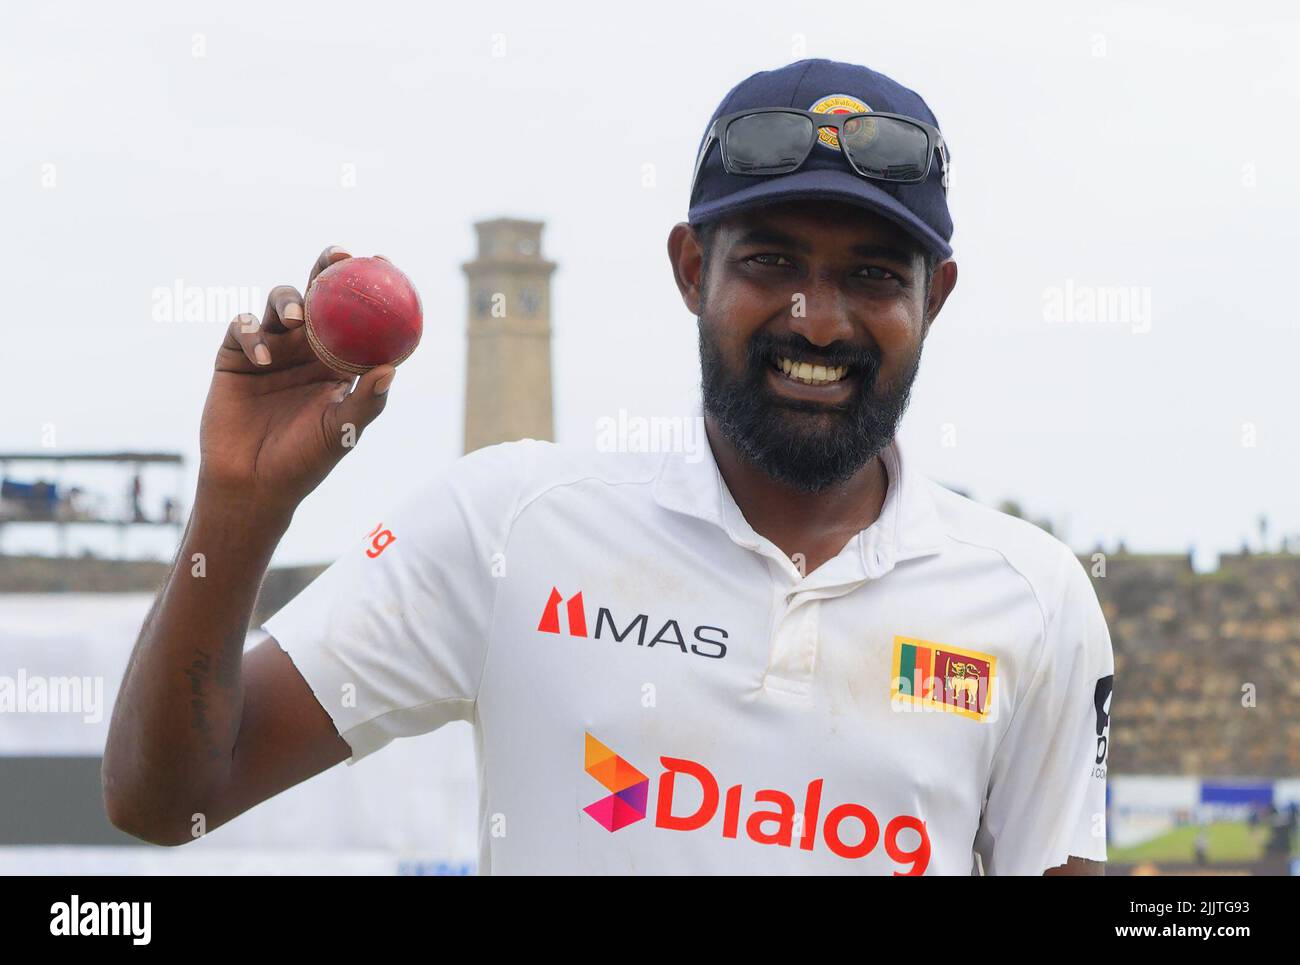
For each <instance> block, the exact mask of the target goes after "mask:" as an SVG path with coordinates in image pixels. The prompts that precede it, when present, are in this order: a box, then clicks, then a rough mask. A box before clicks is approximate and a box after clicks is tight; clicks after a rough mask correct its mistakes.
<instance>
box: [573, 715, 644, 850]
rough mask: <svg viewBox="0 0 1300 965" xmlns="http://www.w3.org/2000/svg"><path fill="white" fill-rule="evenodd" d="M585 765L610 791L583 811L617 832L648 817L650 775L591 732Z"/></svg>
mask: <svg viewBox="0 0 1300 965" xmlns="http://www.w3.org/2000/svg"><path fill="white" fill-rule="evenodd" d="M584 756H585V762H584V764H583V768H584V769H585V770H586V772H587V773H588V774H590V775H591V776H592V777H594V778H595V779H596V780H598V781H599V782H600V783H601V784H603V785H604V786H605V789H606V790H608V791H610V792H611V793H610V795H609V796H608V797H603V798H601V799H600V800H599V801H596V802H595V803H594V804H588V805H587V806H586V807H585V808H583V810H584V811H586V812H587V813H588V814H589V815H591V817H592V819H593V820H594V821H595V822H596V823H597V824H599V825H600V826H601V827H602V828H604V829H605V830H606V831H609V832H611V833H612V832H614V831H617V830H619V829H620V828H625V827H627V826H628V825H629V824H635V823H636V822H637V821H640V820H642V819H643V818H644V817H645V812H646V799H647V797H648V796H649V792H650V778H648V777H646V776H645V775H644V774H642V773H641V772H640V771H638V770H637V769H636V768H635V767H633V766H632V765H631V764H629V763H628V762H627V761H625V760H624V759H623V758H621V757H619V756H618V755H617V754H615V753H614V752H613V751H612V750H610V749H609V748H608V747H606V746H605V745H604V744H602V743H601V742H600V741H598V740H596V738H594V737H592V736H591V735H590V734H588V735H587V746H586V753H585V755H584Z"/></svg>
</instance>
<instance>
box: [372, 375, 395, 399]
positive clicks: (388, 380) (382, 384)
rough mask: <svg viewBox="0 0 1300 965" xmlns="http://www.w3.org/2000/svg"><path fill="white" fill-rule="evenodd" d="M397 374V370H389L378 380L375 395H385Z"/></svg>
mask: <svg viewBox="0 0 1300 965" xmlns="http://www.w3.org/2000/svg"><path fill="white" fill-rule="evenodd" d="M396 376H397V373H396V372H389V373H388V374H387V375H385V376H384V377H383V378H381V379H380V380H379V381H378V382H376V383H375V395H383V394H384V393H385V392H387V391H388V387H389V386H391V385H392V384H393V379H394V378H395V377H396Z"/></svg>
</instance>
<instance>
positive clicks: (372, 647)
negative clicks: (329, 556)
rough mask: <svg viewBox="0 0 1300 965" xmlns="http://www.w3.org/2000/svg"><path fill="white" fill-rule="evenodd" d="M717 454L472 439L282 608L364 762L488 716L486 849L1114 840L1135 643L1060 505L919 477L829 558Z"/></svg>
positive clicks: (806, 847) (733, 861) (915, 861)
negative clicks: (470, 447) (794, 552)
mask: <svg viewBox="0 0 1300 965" xmlns="http://www.w3.org/2000/svg"><path fill="white" fill-rule="evenodd" d="M701 448H702V455H703V458H702V459H701V458H698V455H697V456H696V457H695V458H694V459H692V457H691V456H689V455H686V454H683V453H675V454H668V455H662V454H602V453H597V452H590V453H588V452H581V451H572V450H568V449H566V448H563V447H560V446H556V445H554V444H551V443H546V442H538V441H535V440H524V441H521V442H515V443H506V444H503V445H498V446H493V447H490V448H487V449H482V450H479V451H477V452H475V453H472V454H470V455H468V456H465V457H463V458H461V459H459V460H457V461H456V462H455V463H454V464H452V465H451V466H450V468H449V469H447V470H446V471H445V472H443V473H441V474H440V475H438V476H437V477H436V478H434V479H433V480H432V481H430V482H429V483H428V484H427V485H425V486H423V487H422V488H421V489H420V490H419V491H418V493H417V494H416V496H415V497H414V498H412V499H409V500H408V501H406V502H405V504H404V505H400V506H398V507H397V508H395V509H392V510H391V511H390V512H387V513H386V514H385V515H383V516H382V517H380V518H376V519H375V527H374V530H373V531H372V532H370V533H369V534H368V535H366V536H365V537H364V538H362V539H359V540H358V541H357V545H356V547H355V549H353V550H351V551H349V552H348V553H346V554H345V555H344V556H342V557H341V558H340V559H339V560H338V561H336V562H335V563H334V564H333V565H332V566H330V567H329V569H327V570H326V571H325V572H324V573H322V574H321V576H320V577H319V578H317V579H316V580H315V582H313V583H312V584H311V585H310V586H308V587H307V588H306V589H305V590H304V591H303V592H302V593H301V594H300V595H299V596H298V597H296V598H295V599H294V600H293V601H291V602H290V603H289V604H288V605H287V606H286V607H285V608H284V609H283V610H281V611H280V612H279V613H277V614H276V615H275V616H274V617H273V618H272V619H271V620H269V621H268V622H267V623H266V624H265V629H266V630H267V632H269V633H270V634H271V635H272V636H274V637H275V639H276V640H277V641H279V643H280V645H281V646H282V647H283V648H284V649H285V651H286V652H288V653H289V655H290V656H291V657H292V659H293V661H294V663H295V665H296V666H297V668H298V670H299V671H300V672H301V673H302V675H303V676H304V677H305V678H306V680H307V682H308V684H310V686H311V688H312V691H313V692H314V693H315V695H316V697H317V699H318V700H319V701H320V702H321V705H322V706H323V707H324V708H325V710H326V711H327V712H328V713H329V715H330V716H331V718H332V719H333V721H334V723H335V725H336V727H337V728H338V731H339V733H340V734H341V735H342V736H343V738H344V739H345V740H346V741H347V743H348V744H349V745H350V746H351V748H352V750H353V760H356V759H358V758H360V757H363V756H365V755H366V754H370V753H371V752H373V751H377V750H379V749H380V748H381V747H383V746H384V745H385V744H387V743H388V742H389V741H391V740H392V739H393V738H396V737H405V736H410V735H413V734H419V733H423V732H426V731H429V730H432V729H434V728H437V727H439V726H441V725H442V724H444V723H446V722H447V721H449V720H457V719H460V720H467V721H469V722H471V723H472V724H473V726H474V733H475V742H476V749H477V755H478V770H479V784H480V802H481V806H480V821H479V837H480V871H482V872H484V873H488V872H495V873H634V874H641V873H713V872H720V873H721V872H734V873H748V872H777V873H831V874H855V873H857V874H860V873H870V874H885V875H888V874H902V873H913V874H916V873H924V874H963V875H966V874H971V873H972V871H973V869H975V868H976V867H977V865H976V863H975V862H976V856H977V855H978V857H979V859H980V862H981V864H982V867H983V870H984V871H985V872H986V873H990V874H1039V873H1040V872H1042V871H1043V870H1044V869H1046V868H1049V867H1053V866H1056V865H1060V864H1064V863H1065V861H1066V859H1067V858H1068V857H1069V856H1071V855H1075V856H1078V857H1081V858H1090V859H1094V860H1099V861H1100V860H1104V859H1105V857H1106V847H1105V835H1104V812H1105V774H1106V746H1107V741H1108V736H1109V734H1108V723H1109V710H1110V704H1109V699H1110V688H1111V681H1112V674H1113V662H1112V656H1111V645H1110V637H1109V634H1108V632H1107V629H1106V624H1105V620H1104V618H1103V616H1102V612H1101V608H1100V606H1099V605H1098V602H1097V597H1096V594H1095V592H1094V591H1093V588H1092V585H1091V582H1090V579H1089V577H1088V575H1087V573H1086V572H1085V571H1084V569H1083V568H1082V566H1081V565H1080V564H1079V562H1078V560H1077V559H1076V558H1075V557H1074V555H1073V554H1072V553H1071V551H1070V550H1069V549H1068V548H1067V547H1066V546H1065V545H1064V544H1062V543H1061V542H1059V541H1057V540H1056V539H1054V538H1053V537H1052V536H1050V535H1048V534H1047V533H1045V532H1044V531H1042V530H1040V529H1039V528H1038V527H1036V526H1034V525H1032V524H1030V523H1027V522H1024V521H1022V520H1019V519H1015V518H1013V517H1009V516H1005V515H1003V514H1001V513H998V512H996V511H994V510H992V509H989V508H987V507H984V506H981V505H979V504H977V503H974V502H972V501H970V500H968V499H966V498H964V497H962V496H958V495H957V494H955V493H952V492H950V491H948V490H946V489H943V488H942V487H940V486H938V485H937V484H935V483H933V482H931V481H929V480H927V479H925V478H923V477H922V476H920V475H918V474H917V473H916V472H915V470H914V469H912V468H911V467H909V466H908V465H907V463H906V461H905V460H904V458H903V457H902V455H901V454H900V452H899V449H898V446H897V443H895V444H893V445H891V446H889V447H888V448H887V449H886V450H885V451H884V452H883V453H882V458H883V459H884V462H885V467H886V470H887V473H888V477H889V485H888V490H887V494H886V498H885V502H884V506H883V508H882V511H881V514H880V517H879V519H877V520H876V522H875V523H873V524H872V525H871V526H870V527H868V528H867V529H865V530H863V531H862V532H860V533H859V534H858V535H857V536H855V537H854V538H853V539H851V540H850V541H849V542H848V544H847V545H846V546H845V547H844V549H843V550H842V551H841V552H840V553H839V555H838V556H836V557H835V558H834V559H831V560H829V561H828V562H827V563H825V564H824V565H822V566H820V567H818V568H817V569H816V570H814V571H813V572H812V573H809V574H807V575H806V576H803V575H801V573H800V570H799V567H798V566H796V564H795V563H794V562H792V561H791V559H788V558H787V557H786V556H785V555H784V554H783V553H782V552H781V550H780V549H778V548H777V547H776V546H775V545H774V544H773V543H771V542H770V541H769V540H767V539H765V538H764V537H762V536H759V535H758V534H757V533H756V532H755V531H754V530H753V529H752V527H750V526H749V524H748V523H746V521H745V519H744V517H743V516H742V514H741V513H740V510H739V508H738V507H737V505H736V503H735V501H734V500H733V499H732V497H731V494H730V493H729V491H728V490H727V487H726V485H725V484H724V483H723V481H722V477H721V475H720V474H719V472H718V469H717V465H716V463H715V461H714V460H713V457H712V453H711V452H710V451H709V447H708V445H707V444H705V445H703V446H702V447H701Z"/></svg>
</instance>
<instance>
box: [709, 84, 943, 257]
mask: <svg viewBox="0 0 1300 965" xmlns="http://www.w3.org/2000/svg"><path fill="white" fill-rule="evenodd" d="M860 105H862V106H860ZM751 107H797V108H800V109H802V110H814V111H819V112H827V113H836V112H843V111H861V110H864V109H865V110H872V111H886V112H888V113H892V114H904V115H906V116H908V117H914V118H916V119H917V120H921V121H925V122H927V123H929V124H932V125H933V126H935V127H938V126H939V122H938V121H937V120H936V119H935V116H934V113H933V112H932V111H931V110H930V108H929V107H927V106H926V103H925V101H923V100H922V99H921V95H920V94H917V93H916V92H915V91H913V90H909V89H908V88H906V87H904V86H903V85H902V84H899V83H898V82H897V81H894V80H891V79H890V78H888V77H886V76H885V75H884V74H879V73H877V72H876V71H874V70H870V69H869V68H866V67H860V66H858V65H857V64H845V63H840V62H839V61H834V60H822V59H812V60H800V61H798V62H796V63H793V64H789V65H787V66H785V67H780V68H778V69H776V70H764V71H760V72H759V73H757V74H754V75H753V76H752V77H748V78H746V79H745V80H742V81H741V82H740V83H739V84H737V85H736V86H735V87H733V88H732V89H731V92H730V93H729V94H727V96H726V97H724V98H723V99H722V103H721V104H719V105H718V109H717V110H716V111H714V112H713V117H712V118H710V119H709V123H708V125H706V126H705V128H704V136H703V137H701V138H700V145H701V146H703V144H704V137H707V136H708V131H709V128H710V127H712V126H713V122H714V121H715V120H717V119H718V118H719V117H721V116H722V115H724V114H731V113H734V112H735V111H742V110H747V109H749V108H751ZM950 154H951V152H950ZM942 181H943V174H942V170H941V165H940V164H939V163H938V159H935V161H934V162H933V163H932V164H931V165H930V175H929V177H927V178H926V180H925V181H923V182H921V183H920V184H890V183H887V182H883V181H868V180H867V179H866V178H863V177H860V176H859V175H858V174H856V173H855V172H854V171H853V169H852V168H851V167H849V162H848V159H847V158H845V157H844V154H843V153H842V152H841V151H840V150H839V149H838V148H835V147H829V146H827V145H825V144H822V143H820V142H819V143H818V144H815V145H814V146H813V149H812V154H810V155H809V156H808V160H807V161H805V162H804V164H803V166H802V167H800V168H799V169H798V170H797V171H792V172H791V173H790V174H774V175H766V176H761V177H750V176H746V175H738V174H728V173H727V172H726V171H724V170H723V168H722V154H721V152H720V151H719V150H718V149H717V147H716V146H715V147H714V148H713V149H712V150H711V151H710V152H709V157H708V159H707V160H706V161H705V163H704V167H703V168H702V169H701V170H700V176H699V181H698V184H697V189H696V194H695V197H694V199H693V200H694V202H695V203H694V204H693V205H692V206H691V209H690V211H689V212H688V214H687V221H688V222H690V224H691V225H692V226H698V225H701V224H704V223H706V222H709V221H713V220H715V219H717V218H721V217H723V216H724V215H728V214H731V213H732V212H735V211H740V210H741V209H744V208H750V207H755V206H758V205H761V204H772V203H773V202H777V201H790V200H795V199H808V200H817V199H831V200H836V201H843V202H845V203H847V204H854V205H858V206H859V207H863V208H867V209H869V210H871V211H874V212H875V213H877V214H879V215H881V216H882V217H885V218H888V219H889V220H890V221H893V222H894V223H895V224H897V225H898V226H899V227H900V228H902V229H903V230H905V231H906V232H908V234H910V235H912V236H913V237H914V238H916V240H917V241H919V242H920V243H921V244H922V245H924V246H925V247H926V248H928V249H929V250H930V251H932V252H934V253H935V254H936V255H938V256H939V257H940V258H941V259H943V258H947V257H949V256H950V255H951V254H952V248H951V246H950V245H949V244H948V242H949V241H950V240H951V239H952V216H951V215H949V213H948V199H947V197H946V195H945V194H944V190H943V183H942Z"/></svg>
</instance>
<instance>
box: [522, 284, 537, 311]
mask: <svg viewBox="0 0 1300 965" xmlns="http://www.w3.org/2000/svg"><path fill="white" fill-rule="evenodd" d="M519 307H520V308H522V309H523V311H524V317H525V318H536V317H537V312H538V311H539V310H540V309H541V307H542V295H541V293H540V292H539V291H538V290H537V289H536V288H534V287H532V286H531V285H526V286H524V288H523V290H522V291H520V292H519Z"/></svg>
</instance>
